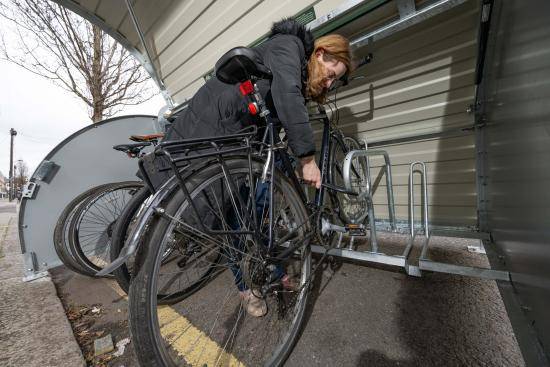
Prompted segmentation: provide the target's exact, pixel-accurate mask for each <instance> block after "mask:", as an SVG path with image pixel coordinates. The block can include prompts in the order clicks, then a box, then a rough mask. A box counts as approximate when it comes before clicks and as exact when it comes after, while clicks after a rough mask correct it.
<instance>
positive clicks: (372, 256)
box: [311, 245, 405, 268]
mask: <svg viewBox="0 0 550 367" xmlns="http://www.w3.org/2000/svg"><path fill="white" fill-rule="evenodd" d="M311 251H312V252H314V253H317V254H324V253H325V251H326V249H325V248H324V247H323V246H317V245H313V246H311ZM328 255H331V256H338V257H342V258H344V259H350V260H357V261H364V262H367V263H376V264H385V265H392V266H399V267H402V268H404V267H405V258H404V257H403V256H398V255H386V254H383V253H380V252H369V251H353V250H347V249H344V248H333V249H330V250H329V251H328Z"/></svg>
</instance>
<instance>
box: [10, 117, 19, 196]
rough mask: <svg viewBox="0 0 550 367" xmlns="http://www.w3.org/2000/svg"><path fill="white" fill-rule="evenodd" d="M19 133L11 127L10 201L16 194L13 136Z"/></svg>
mask: <svg viewBox="0 0 550 367" xmlns="http://www.w3.org/2000/svg"><path fill="white" fill-rule="evenodd" d="M15 135H17V131H15V129H14V128H13V127H12V128H11V129H10V138H11V142H10V177H9V179H8V181H9V183H10V190H9V192H8V200H9V201H12V200H13V196H14V187H13V186H14V183H15V179H14V177H13V168H14V167H13V137H14V136H15Z"/></svg>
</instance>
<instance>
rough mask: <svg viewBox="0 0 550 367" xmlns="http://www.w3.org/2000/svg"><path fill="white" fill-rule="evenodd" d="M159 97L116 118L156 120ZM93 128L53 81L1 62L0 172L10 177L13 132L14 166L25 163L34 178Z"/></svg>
mask: <svg viewBox="0 0 550 367" xmlns="http://www.w3.org/2000/svg"><path fill="white" fill-rule="evenodd" d="M164 105H165V103H164V99H163V98H162V97H161V96H160V95H156V96H154V97H153V98H152V99H150V100H149V101H147V102H145V103H143V104H141V105H139V106H127V107H126V108H125V109H124V110H123V111H121V112H120V113H118V114H117V116H122V115H132V114H148V115H154V116H157V115H158V112H159V110H160V109H161V107H162V106H164ZM89 124H91V120H90V118H89V117H88V111H87V108H86V105H85V104H84V102H82V101H80V100H79V99H77V97H76V96H73V95H72V94H71V93H69V92H67V91H65V90H63V89H62V88H60V87H58V86H56V85H55V84H53V83H52V82H51V81H49V80H47V79H44V78H42V77H40V76H38V75H35V74H33V73H31V72H29V71H27V70H25V69H23V68H21V67H19V66H16V65H14V64H12V63H9V62H8V61H4V60H0V172H2V174H3V175H4V176H5V177H8V174H9V159H10V134H9V131H10V128H14V129H15V130H16V131H17V136H15V138H14V158H13V159H14V162H15V161H17V160H18V159H22V160H23V161H25V163H27V166H28V167H29V174H32V173H33V172H34V170H35V169H36V168H37V167H38V165H39V164H40V162H41V161H42V160H43V159H44V157H45V156H46V155H47V154H48V153H49V152H50V151H51V150H52V149H53V148H54V147H55V146H56V145H57V144H58V143H60V142H61V141H63V140H64V139H65V138H67V137H68V136H69V135H71V134H72V133H74V132H76V131H78V130H80V129H82V128H83V127H85V126H87V125H89Z"/></svg>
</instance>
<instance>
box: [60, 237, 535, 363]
mask: <svg viewBox="0 0 550 367" xmlns="http://www.w3.org/2000/svg"><path fill="white" fill-rule="evenodd" d="M380 240H381V247H382V249H383V250H384V251H385V252H386V253H390V254H391V253H399V252H400V251H402V248H403V245H404V238H403V237H401V236H395V235H383V234H381V235H380ZM431 243H432V244H431V246H430V249H431V251H430V256H431V258H432V259H434V260H438V261H448V262H453V263H463V264H468V265H474V266H487V259H486V258H485V256H484V255H480V254H475V253H469V252H468V251H466V247H467V246H468V245H472V244H476V242H475V241H472V240H462V239H450V238H441V237H440V238H434V239H433V240H432V242H431ZM319 274H320V275H322V276H319V277H317V281H316V283H315V287H314V289H313V297H312V301H313V302H312V303H311V305H310V307H309V311H308V314H307V318H306V323H305V327H304V329H303V332H302V335H301V337H300V339H299V341H298V343H297V345H296V347H295V348H294V351H293V353H292V354H291V356H290V358H289V359H288V361H287V364H286V365H287V366H293V367H294V366H295V367H308V366H523V365H524V362H523V359H522V357H521V353H520V351H519V347H518V345H517V342H516V340H515V337H514V335H513V332H512V328H511V325H510V322H509V320H508V317H507V315H506V311H505V309H504V305H503V303H502V300H501V297H500V294H499V292H498V289H497V287H496V284H495V282H494V281H488V280H480V279H474V278H467V277H460V276H453V275H445V274H436V273H431V274H425V275H424V276H423V277H422V278H413V277H409V276H407V275H405V274H404V273H402V272H400V271H398V270H396V269H394V268H385V267H380V266H378V267H366V266H363V265H359V264H352V263H344V264H342V265H341V267H340V268H339V269H338V270H336V271H332V270H330V269H328V268H327V269H324V270H321V272H320V273H319ZM52 278H53V280H54V282H55V283H56V286H57V288H58V292H59V294H60V296H61V297H62V300H63V303H64V304H65V305H66V306H67V307H68V306H69V305H72V307H75V306H81V305H84V306H86V305H87V306H88V307H91V305H97V306H99V307H100V308H101V309H102V312H101V313H100V314H99V315H94V316H90V318H89V320H91V321H90V322H91V326H90V327H89V328H90V330H91V331H94V332H98V331H99V332H101V331H102V330H103V331H104V332H108V333H111V334H112V336H113V339H114V342H115V343H116V342H117V341H120V340H122V339H124V338H126V337H128V330H127V321H126V317H127V301H126V299H125V298H124V297H122V296H121V291H120V290H118V288H117V286H116V284H115V283H114V282H113V281H111V280H107V279H91V278H87V277H83V276H80V275H77V274H74V273H72V272H70V271H68V270H66V269H64V268H58V269H55V270H54V271H52ZM89 347H90V344H89V342H88V346H85V348H84V349H85V351H84V352H85V354H86V348H88V349H89ZM103 362H105V364H106V365H108V366H126V367H128V366H135V365H137V363H136V360H135V357H134V356H133V346H132V345H131V344H130V345H129V346H128V347H127V348H126V351H125V353H124V355H123V356H121V357H117V358H112V359H110V360H108V361H103ZM103 362H102V363H103ZM93 363H94V362H92V365H93ZM96 363H99V362H98V361H96Z"/></svg>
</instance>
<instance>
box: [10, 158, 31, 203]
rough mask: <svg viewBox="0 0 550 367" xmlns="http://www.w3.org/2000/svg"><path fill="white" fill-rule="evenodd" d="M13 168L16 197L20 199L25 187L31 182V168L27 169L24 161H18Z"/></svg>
mask: <svg viewBox="0 0 550 367" xmlns="http://www.w3.org/2000/svg"><path fill="white" fill-rule="evenodd" d="M13 168H14V175H13V187H14V188H15V193H16V195H17V196H18V197H19V194H20V193H21V192H22V191H23V186H25V184H26V183H27V182H28V181H29V167H27V164H26V163H25V161H24V160H22V159H18V160H17V161H16V162H15V166H14V167H13Z"/></svg>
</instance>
